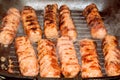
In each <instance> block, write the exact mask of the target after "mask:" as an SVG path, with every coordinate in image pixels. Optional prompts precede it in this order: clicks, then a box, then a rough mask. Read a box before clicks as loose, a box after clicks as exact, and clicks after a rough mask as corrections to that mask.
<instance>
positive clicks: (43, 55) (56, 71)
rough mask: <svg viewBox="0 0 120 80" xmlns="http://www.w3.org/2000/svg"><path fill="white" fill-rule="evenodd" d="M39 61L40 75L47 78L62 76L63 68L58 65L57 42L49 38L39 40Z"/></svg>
mask: <svg viewBox="0 0 120 80" xmlns="http://www.w3.org/2000/svg"><path fill="white" fill-rule="evenodd" d="M37 50H38V61H39V64H40V76H41V77H46V78H48V77H49V78H60V74H61V70H60V67H59V65H58V59H57V56H56V50H55V44H54V43H53V42H51V41H49V40H47V39H41V40H40V41H39V42H38V48H37Z"/></svg>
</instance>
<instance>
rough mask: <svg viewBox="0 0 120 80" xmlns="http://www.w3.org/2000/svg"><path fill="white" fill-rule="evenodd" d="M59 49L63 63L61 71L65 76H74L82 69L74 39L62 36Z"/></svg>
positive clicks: (58, 45)
mask: <svg viewBox="0 0 120 80" xmlns="http://www.w3.org/2000/svg"><path fill="white" fill-rule="evenodd" d="M57 49H58V54H59V58H60V63H61V71H62V74H63V75H64V77H65V78H74V77H76V76H77V74H78V73H79V71H80V65H79V63H78V59H77V56H76V51H75V48H74V45H73V42H72V40H70V38H69V37H65V36H64V37H60V38H58V41H57Z"/></svg>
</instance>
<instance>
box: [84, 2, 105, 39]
mask: <svg viewBox="0 0 120 80" xmlns="http://www.w3.org/2000/svg"><path fill="white" fill-rule="evenodd" d="M83 15H84V16H85V18H86V21H87V24H88V26H90V29H91V35H92V37H93V38H96V39H103V38H104V37H105V36H106V34H107V31H106V28H105V25H104V23H103V20H102V18H101V16H100V14H99V11H98V8H97V6H96V5H95V4H93V3H92V4H90V5H88V6H87V7H86V8H85V9H84V11H83Z"/></svg>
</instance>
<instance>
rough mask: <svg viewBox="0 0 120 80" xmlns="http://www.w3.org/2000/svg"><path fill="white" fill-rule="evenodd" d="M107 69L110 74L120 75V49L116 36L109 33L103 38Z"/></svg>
mask: <svg viewBox="0 0 120 80" xmlns="http://www.w3.org/2000/svg"><path fill="white" fill-rule="evenodd" d="M102 47H103V53H104V58H105V70H106V73H107V75H108V76H117V75H120V50H119V49H118V41H117V38H116V37H115V36H112V35H107V36H106V37H105V39H104V40H103V44H102Z"/></svg>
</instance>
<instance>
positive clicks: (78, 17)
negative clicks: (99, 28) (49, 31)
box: [0, 10, 120, 80]
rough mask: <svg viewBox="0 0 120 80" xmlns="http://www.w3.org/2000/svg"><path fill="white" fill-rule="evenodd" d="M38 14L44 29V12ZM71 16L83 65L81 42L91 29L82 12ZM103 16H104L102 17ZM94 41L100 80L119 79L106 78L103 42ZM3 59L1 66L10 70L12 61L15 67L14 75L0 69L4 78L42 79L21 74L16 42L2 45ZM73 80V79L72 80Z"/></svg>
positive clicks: (88, 35)
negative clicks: (100, 70) (15, 46)
mask: <svg viewBox="0 0 120 80" xmlns="http://www.w3.org/2000/svg"><path fill="white" fill-rule="evenodd" d="M36 12H37V16H38V20H39V23H40V25H41V26H42V29H43V11H42V10H40V11H36ZM71 15H72V18H73V21H74V24H75V26H76V29H77V33H78V38H77V41H76V42H75V43H74V46H75V49H76V51H77V56H78V59H79V63H80V65H81V57H80V52H79V40H81V39H84V38H91V35H90V29H89V27H88V25H87V24H86V20H85V18H84V17H83V16H82V12H81V11H77V10H72V11H71ZM101 16H103V15H101ZM102 18H103V20H105V19H106V17H104V16H103V17H102ZM105 25H106V28H107V30H108V33H111V32H110V31H111V30H110V27H108V26H109V24H107V23H105ZM22 35H25V34H24V32H23V27H22V23H21V24H20V27H19V30H18V33H17V36H22ZM94 41H95V42H96V43H97V52H98V56H99V61H100V65H101V68H102V73H103V75H104V77H102V78H99V79H103V78H104V79H105V78H106V79H108V78H109V79H115V78H118V77H107V76H106V73H105V69H104V57H103V52H102V49H101V40H96V39H94ZM35 48H36V47H35ZM1 57H6V58H7V60H6V61H5V62H1V61H0V66H1V65H3V64H5V66H6V67H7V69H8V64H10V60H11V61H12V65H13V67H12V70H13V73H8V72H7V70H6V69H5V68H4V69H2V68H1V67H0V74H2V75H3V76H9V77H16V78H27V79H41V78H40V77H39V75H38V76H37V77H36V78H32V77H24V76H22V75H21V73H20V71H19V66H18V65H19V63H18V61H17V56H16V54H15V48H14V42H13V44H11V45H10V46H9V47H8V48H3V46H2V45H1V47H0V58H1ZM119 77H120V76H119ZM74 79H75V80H80V79H81V77H80V74H79V75H78V76H77V77H76V78H74ZM48 80H50V79H48ZM55 80H56V79H55ZM59 80H64V77H62V78H60V79H59ZM71 80H73V79H71Z"/></svg>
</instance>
